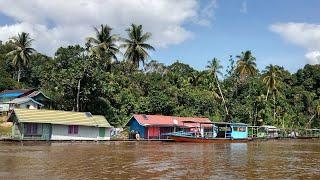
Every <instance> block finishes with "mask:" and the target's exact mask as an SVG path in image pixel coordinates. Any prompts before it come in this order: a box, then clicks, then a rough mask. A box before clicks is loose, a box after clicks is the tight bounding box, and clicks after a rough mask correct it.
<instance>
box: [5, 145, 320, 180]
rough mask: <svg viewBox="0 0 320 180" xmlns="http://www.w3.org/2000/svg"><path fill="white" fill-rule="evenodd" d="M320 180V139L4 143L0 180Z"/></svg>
mask: <svg viewBox="0 0 320 180" xmlns="http://www.w3.org/2000/svg"><path fill="white" fill-rule="evenodd" d="M150 178H153V179H172V178H177V179H252V178H256V179H270V178H271V179H306V178H312V179H320V140H270V141H254V142H248V143H231V144H229V143H226V144H193V143H174V142H105V143H94V142H91V143H80V142H75V143H43V142H42V143H30V142H28V143H12V142H0V179H150Z"/></svg>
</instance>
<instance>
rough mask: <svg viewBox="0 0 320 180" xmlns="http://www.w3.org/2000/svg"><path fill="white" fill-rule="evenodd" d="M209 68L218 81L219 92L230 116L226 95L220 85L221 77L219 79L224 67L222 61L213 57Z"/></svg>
mask: <svg viewBox="0 0 320 180" xmlns="http://www.w3.org/2000/svg"><path fill="white" fill-rule="evenodd" d="M207 68H208V69H209V72H210V74H211V75H212V76H213V77H214V79H215V81H216V83H217V86H218V89H219V93H220V96H221V98H222V101H223V104H224V108H225V111H226V114H227V116H228V115H229V111H228V107H227V104H226V100H225V99H224V96H223V93H222V90H221V87H220V83H219V79H218V74H219V75H221V76H222V72H221V69H222V68H223V66H221V65H220V62H219V60H218V59H217V58H213V59H212V60H211V61H208V65H207Z"/></svg>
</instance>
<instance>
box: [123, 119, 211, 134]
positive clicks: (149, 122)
mask: <svg viewBox="0 0 320 180" xmlns="http://www.w3.org/2000/svg"><path fill="white" fill-rule="evenodd" d="M208 122H211V121H210V120H209V119H208V118H205V117H178V116H163V115H145V114H135V115H133V116H132V117H131V119H130V120H129V122H128V123H127V125H129V126H130V131H131V132H136V133H139V135H140V137H142V138H145V139H165V138H166V137H165V134H166V133H170V132H176V131H179V130H182V129H189V130H190V129H192V128H196V127H199V126H200V123H208ZM202 126H211V125H209V124H207V125H202Z"/></svg>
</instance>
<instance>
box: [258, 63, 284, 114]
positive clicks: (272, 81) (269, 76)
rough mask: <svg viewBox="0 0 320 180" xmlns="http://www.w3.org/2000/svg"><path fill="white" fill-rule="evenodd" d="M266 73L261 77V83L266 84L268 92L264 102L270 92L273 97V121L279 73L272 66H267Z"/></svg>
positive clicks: (277, 69)
mask: <svg viewBox="0 0 320 180" xmlns="http://www.w3.org/2000/svg"><path fill="white" fill-rule="evenodd" d="M266 70H267V72H266V73H265V74H264V75H263V76H262V81H263V82H264V83H265V84H266V86H267V88H268V90H267V95H266V101H267V100H268V95H269V92H270V90H271V92H272V95H273V119H274V120H275V116H276V94H277V92H278V88H277V82H278V81H279V80H280V75H281V71H280V69H279V68H277V67H276V66H274V65H271V64H270V65H269V66H267V67H266Z"/></svg>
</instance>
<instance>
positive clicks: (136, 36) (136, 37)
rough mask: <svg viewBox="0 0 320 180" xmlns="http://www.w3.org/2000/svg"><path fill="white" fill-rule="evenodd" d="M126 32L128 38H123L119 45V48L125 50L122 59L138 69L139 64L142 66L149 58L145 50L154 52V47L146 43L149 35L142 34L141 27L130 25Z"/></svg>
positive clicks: (147, 33)
mask: <svg viewBox="0 0 320 180" xmlns="http://www.w3.org/2000/svg"><path fill="white" fill-rule="evenodd" d="M126 31H127V33H128V37H129V38H128V39H126V38H123V39H122V41H123V44H122V45H121V47H123V48H126V51H125V53H124V57H125V58H127V60H128V61H130V62H132V63H133V64H134V65H135V67H137V68H138V67H139V63H140V62H142V64H144V62H145V60H146V59H147V58H148V57H149V54H148V52H147V50H153V51H154V50H155V49H154V47H152V46H151V45H150V44H147V43H146V41H148V40H149V39H150V38H151V33H149V32H146V33H144V32H143V30H142V25H135V24H132V25H131V27H130V28H128V29H127V30H126Z"/></svg>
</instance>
